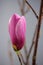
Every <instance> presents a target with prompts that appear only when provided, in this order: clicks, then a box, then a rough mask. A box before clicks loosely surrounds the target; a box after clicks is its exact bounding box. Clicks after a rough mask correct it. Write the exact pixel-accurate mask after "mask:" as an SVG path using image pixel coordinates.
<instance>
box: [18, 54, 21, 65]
mask: <svg viewBox="0 0 43 65" xmlns="http://www.w3.org/2000/svg"><path fill="white" fill-rule="evenodd" d="M17 56H18V59H19V61H20V65H22V61H21V58H20V56H19V54H17Z"/></svg>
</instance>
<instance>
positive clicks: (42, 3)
mask: <svg viewBox="0 0 43 65" xmlns="http://www.w3.org/2000/svg"><path fill="white" fill-rule="evenodd" d="M42 8H43V0H41V6H40V12H39V19H38V28H37V34H36V40H35V46H34V52H33V58H32V65H36V55H37V48H38V41H39V34H40V28H41V16H42Z"/></svg>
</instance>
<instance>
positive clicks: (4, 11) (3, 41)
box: [0, 0, 43, 65]
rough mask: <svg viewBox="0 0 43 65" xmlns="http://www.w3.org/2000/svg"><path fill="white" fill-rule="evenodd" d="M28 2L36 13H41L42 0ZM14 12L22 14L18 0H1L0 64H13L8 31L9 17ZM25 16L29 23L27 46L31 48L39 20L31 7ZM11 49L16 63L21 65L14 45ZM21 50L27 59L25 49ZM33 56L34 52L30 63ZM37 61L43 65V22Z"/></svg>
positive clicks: (15, 64) (38, 64)
mask: <svg viewBox="0 0 43 65" xmlns="http://www.w3.org/2000/svg"><path fill="white" fill-rule="evenodd" d="M28 2H29V3H30V4H31V5H32V7H33V8H34V10H35V11H36V13H37V14H38V15H39V9H40V2H41V0H28ZM14 13H17V14H19V15H20V16H21V12H20V8H19V5H18V2H17V0H0V65H11V61H12V60H11V59H10V56H9V47H11V44H10V43H9V40H10V37H9V33H8V22H9V18H10V17H11V15H12V14H14ZM25 17H26V25H27V28H26V29H27V30H26V46H27V50H29V48H30V45H31V42H32V38H33V34H34V30H35V26H36V24H37V22H38V20H37V19H36V17H35V15H34V13H33V12H32V11H31V9H30V10H29V11H28V13H26V15H25ZM42 21H43V20H42ZM10 50H11V52H12V57H13V63H14V65H20V63H19V60H18V57H17V55H16V53H15V52H14V51H13V49H12V47H11V48H10ZM21 52H22V54H23V57H24V59H25V55H24V51H23V49H22V50H21ZM31 58H32V53H31V56H30V63H31V62H32V59H31ZM36 63H37V65H43V22H42V25H41V30H40V38H39V44H38V51H37V61H36ZM30 65H31V64H30Z"/></svg>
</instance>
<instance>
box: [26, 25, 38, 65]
mask: <svg viewBox="0 0 43 65" xmlns="http://www.w3.org/2000/svg"><path fill="white" fill-rule="evenodd" d="M36 33H37V25H36V28H35V32H34V35H33V39H32V44H31V46H30V49H29V52H28V55H27V62H26V65H27V64H28V59H29V57H30V54H31V51H32V48H33V45H34V43H35V37H36Z"/></svg>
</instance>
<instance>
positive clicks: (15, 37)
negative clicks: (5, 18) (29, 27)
mask: <svg viewBox="0 0 43 65" xmlns="http://www.w3.org/2000/svg"><path fill="white" fill-rule="evenodd" d="M8 29H9V34H10V38H11V41H12V45H13V48H14V49H15V50H20V49H21V48H22V47H23V46H24V43H25V34H26V20H25V17H24V16H22V17H20V16H19V15H18V14H14V15H12V16H11V18H10V19H9V26H8Z"/></svg>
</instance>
